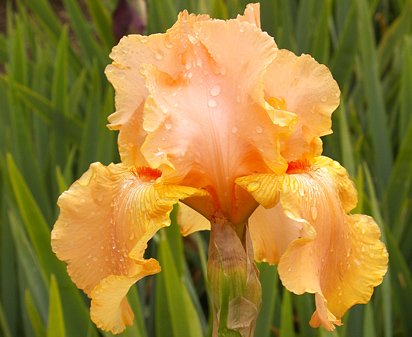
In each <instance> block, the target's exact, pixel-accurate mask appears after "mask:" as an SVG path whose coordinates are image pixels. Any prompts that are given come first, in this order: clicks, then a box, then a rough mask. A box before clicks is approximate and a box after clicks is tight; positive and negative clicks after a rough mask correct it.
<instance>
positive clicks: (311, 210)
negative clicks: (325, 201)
mask: <svg viewBox="0 0 412 337" xmlns="http://www.w3.org/2000/svg"><path fill="white" fill-rule="evenodd" d="M310 214H311V215H312V219H313V220H316V218H317V217H318V210H317V208H316V207H315V206H312V207H311V208H310Z"/></svg>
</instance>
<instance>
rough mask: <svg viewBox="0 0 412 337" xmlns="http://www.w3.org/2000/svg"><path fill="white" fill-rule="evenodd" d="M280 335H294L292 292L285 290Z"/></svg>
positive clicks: (282, 336) (287, 336)
mask: <svg viewBox="0 0 412 337" xmlns="http://www.w3.org/2000/svg"><path fill="white" fill-rule="evenodd" d="M279 336H280V337H294V336H295V331H294V329H293V313H292V300H291V295H290V292H289V291H288V290H286V289H284V291H283V297H282V306H281V312H280V335H279Z"/></svg>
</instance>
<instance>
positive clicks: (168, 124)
mask: <svg viewBox="0 0 412 337" xmlns="http://www.w3.org/2000/svg"><path fill="white" fill-rule="evenodd" d="M171 128H172V124H171V123H168V122H166V123H165V129H166V130H170V129H171Z"/></svg>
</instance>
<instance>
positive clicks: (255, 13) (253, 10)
mask: <svg viewBox="0 0 412 337" xmlns="http://www.w3.org/2000/svg"><path fill="white" fill-rule="evenodd" d="M236 19H237V20H239V21H241V22H249V23H251V24H254V25H255V26H256V27H258V28H260V4H259V3H254V4H247V5H246V9H245V13H244V14H243V15H238V16H237V18H236Z"/></svg>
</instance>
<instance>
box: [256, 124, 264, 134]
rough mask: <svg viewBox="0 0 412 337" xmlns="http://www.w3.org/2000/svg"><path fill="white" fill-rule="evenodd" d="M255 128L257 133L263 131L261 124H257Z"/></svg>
mask: <svg viewBox="0 0 412 337" xmlns="http://www.w3.org/2000/svg"><path fill="white" fill-rule="evenodd" d="M255 130H256V132H257V133H262V132H263V128H262V127H261V126H257V127H256V129H255Z"/></svg>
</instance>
